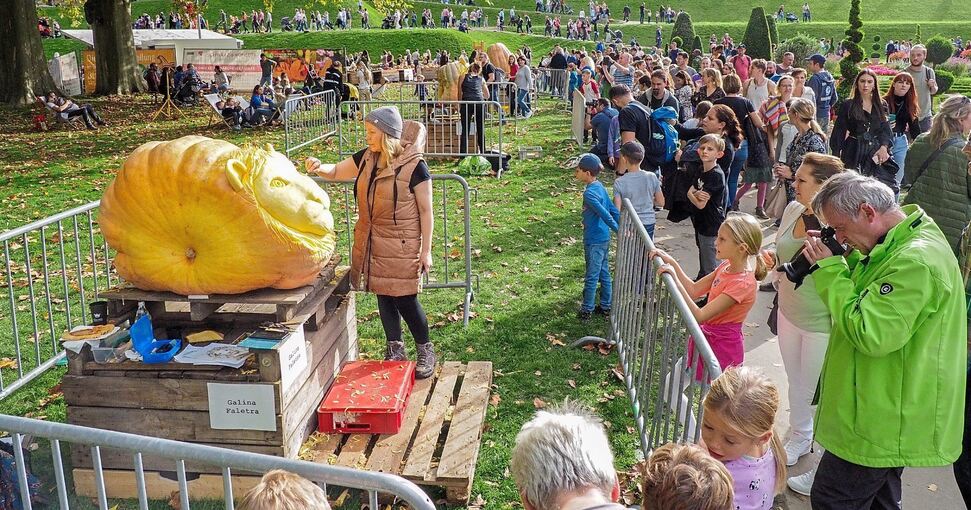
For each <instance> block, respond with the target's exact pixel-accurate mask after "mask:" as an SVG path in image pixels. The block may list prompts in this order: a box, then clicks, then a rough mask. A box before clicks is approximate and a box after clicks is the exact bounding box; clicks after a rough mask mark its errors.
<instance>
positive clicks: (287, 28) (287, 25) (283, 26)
mask: <svg viewBox="0 0 971 510" xmlns="http://www.w3.org/2000/svg"><path fill="white" fill-rule="evenodd" d="M280 30H282V31H284V32H293V21H292V20H291V19H290V16H284V17H283V18H281V19H280Z"/></svg>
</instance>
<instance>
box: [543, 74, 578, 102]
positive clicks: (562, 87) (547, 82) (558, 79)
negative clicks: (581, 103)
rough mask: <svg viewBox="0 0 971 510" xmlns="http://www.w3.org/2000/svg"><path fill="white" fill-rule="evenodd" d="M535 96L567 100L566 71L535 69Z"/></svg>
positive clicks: (567, 84) (567, 82)
mask: <svg viewBox="0 0 971 510" xmlns="http://www.w3.org/2000/svg"><path fill="white" fill-rule="evenodd" d="M536 73H537V74H536V95H537V96H538V97H547V96H548V97H551V98H553V99H562V100H564V101H566V100H567V99H569V97H570V96H569V94H568V92H569V82H570V80H569V79H568V75H567V72H566V69H550V68H547V67H540V68H537V69H536Z"/></svg>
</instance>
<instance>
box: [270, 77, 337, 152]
mask: <svg viewBox="0 0 971 510" xmlns="http://www.w3.org/2000/svg"><path fill="white" fill-rule="evenodd" d="M283 112H284V113H283V131H284V152H285V153H286V155H287V156H289V155H290V154H292V153H293V152H296V151H297V150H299V149H301V148H303V147H306V146H308V145H312V144H314V143H317V142H319V141H320V140H324V139H326V138H328V137H331V136H334V135H335V134H336V133H337V125H338V124H339V123H340V118H339V117H340V109H339V108H338V107H337V95H336V93H335V92H334V91H333V90H324V91H322V92H314V93H313V94H310V95H306V96H294V97H291V98H289V99H287V101H286V103H284V105H283Z"/></svg>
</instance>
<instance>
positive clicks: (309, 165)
mask: <svg viewBox="0 0 971 510" xmlns="http://www.w3.org/2000/svg"><path fill="white" fill-rule="evenodd" d="M303 166H304V168H306V169H307V173H308V174H316V173H317V171H318V170H320V167H321V165H320V160H319V159H317V158H307V159H305V160H304V162H303Z"/></svg>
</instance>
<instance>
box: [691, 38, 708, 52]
mask: <svg viewBox="0 0 971 510" xmlns="http://www.w3.org/2000/svg"><path fill="white" fill-rule="evenodd" d="M702 45H703V43H702V42H701V36H700V35H697V34H695V37H694V39H692V40H691V51H695V50H701V51H705V50H704V49H703V48H704V46H702Z"/></svg>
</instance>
